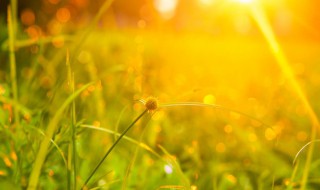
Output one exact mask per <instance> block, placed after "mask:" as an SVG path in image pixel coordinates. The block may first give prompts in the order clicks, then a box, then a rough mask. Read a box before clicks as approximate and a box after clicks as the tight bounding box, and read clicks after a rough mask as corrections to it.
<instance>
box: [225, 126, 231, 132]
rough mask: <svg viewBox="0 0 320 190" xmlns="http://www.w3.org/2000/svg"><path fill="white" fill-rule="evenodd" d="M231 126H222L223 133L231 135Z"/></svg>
mask: <svg viewBox="0 0 320 190" xmlns="http://www.w3.org/2000/svg"><path fill="white" fill-rule="evenodd" d="M232 130H233V129H232V126H231V125H226V126H224V132H226V133H232Z"/></svg>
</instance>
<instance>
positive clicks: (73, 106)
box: [71, 73, 77, 190]
mask: <svg viewBox="0 0 320 190" xmlns="http://www.w3.org/2000/svg"><path fill="white" fill-rule="evenodd" d="M71 88H72V93H73V94H74V73H73V75H72V83H71ZM71 116H72V158H73V188H74V190H76V189H77V159H76V155H77V147H76V129H75V128H76V122H77V118H76V104H75V101H74V100H73V101H72V114H71Z"/></svg>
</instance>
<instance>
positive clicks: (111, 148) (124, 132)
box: [81, 109, 148, 189]
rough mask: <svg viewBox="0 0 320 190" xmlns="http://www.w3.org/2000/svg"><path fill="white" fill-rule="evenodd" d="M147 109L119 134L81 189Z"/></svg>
mask: <svg viewBox="0 0 320 190" xmlns="http://www.w3.org/2000/svg"><path fill="white" fill-rule="evenodd" d="M147 111H148V110H147V109H146V110H144V111H143V112H142V113H141V114H140V115H139V116H138V117H137V118H136V119H135V120H134V121H133V122H132V123H131V124H130V125H129V126H128V127H127V129H125V130H124V131H123V132H122V134H121V135H120V136H119V138H118V139H117V140H116V141H115V142H114V143H113V144H112V146H111V147H110V148H109V150H108V151H107V153H106V154H105V155H104V157H103V158H102V159H101V161H100V162H99V163H98V165H97V166H96V167H95V168H94V170H93V171H92V172H91V174H90V175H89V177H88V178H87V180H86V181H85V182H84V184H83V186H82V188H81V189H85V188H87V184H88V182H89V181H90V179H91V178H92V176H93V175H94V174H95V173H96V171H97V170H98V169H99V167H100V166H101V164H102V163H103V162H104V160H105V159H106V158H107V157H108V155H109V154H110V153H111V151H112V150H113V148H114V147H115V146H116V145H117V144H118V143H119V141H120V140H121V139H122V137H123V136H124V135H125V134H126V133H127V132H128V131H129V130H130V129H131V128H132V127H133V126H134V125H135V124H136V123H137V122H138V121H139V120H140V119H141V118H142V116H143V115H144V114H146V113H147Z"/></svg>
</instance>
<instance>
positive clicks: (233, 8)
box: [0, 0, 320, 190]
mask: <svg viewBox="0 0 320 190" xmlns="http://www.w3.org/2000/svg"><path fill="white" fill-rule="evenodd" d="M106 2H108V1H107V0H95V1H89V0H33V1H18V2H17V10H16V28H15V30H16V33H15V39H16V42H15V52H16V60H17V61H16V62H17V83H18V97H19V102H20V104H22V105H23V106H25V107H27V108H29V109H30V110H31V112H30V115H28V116H23V119H22V120H23V122H24V124H25V125H27V126H32V127H38V128H40V129H41V130H45V129H46V124H47V123H48V122H49V121H50V118H52V115H54V113H55V111H56V110H57V109H58V108H59V106H60V105H61V104H62V102H63V100H64V99H65V98H66V97H67V95H68V93H69V92H70V90H68V88H67V79H66V78H67V75H68V71H67V68H66V61H65V60H66V57H67V56H66V55H67V52H70V60H71V70H72V72H73V73H74V75H75V86H76V89H79V88H80V87H81V86H83V85H84V84H85V83H87V82H91V81H95V83H94V85H92V86H91V87H90V88H88V89H87V90H85V91H84V92H83V93H81V96H80V98H79V100H77V112H76V113H77V118H78V120H79V121H80V120H81V121H82V122H83V123H85V124H90V125H93V126H96V127H101V128H106V129H112V130H115V131H117V130H118V131H123V130H124V129H125V126H127V125H128V123H130V121H131V120H133V118H134V116H135V115H137V112H139V111H142V110H143V109H144V108H143V105H141V104H140V103H137V102H136V101H134V100H139V99H145V98H147V97H149V96H155V97H157V98H158V100H159V102H160V104H162V103H172V102H200V103H207V104H218V105H221V106H223V107H225V108H227V109H212V108H208V107H178V106H175V107H170V108H162V109H159V110H158V111H157V112H156V113H155V115H154V117H153V118H152V119H151V120H150V121H149V123H148V126H147V128H145V129H144V127H145V126H146V125H147V124H146V123H147V121H143V122H141V123H139V124H138V126H137V128H134V129H133V130H132V131H131V132H129V134H128V135H129V136H131V137H132V138H134V139H139V138H141V141H142V142H144V143H146V144H147V145H149V146H150V147H152V148H153V149H154V150H155V151H156V152H158V153H159V154H161V155H162V154H163V155H164V156H163V157H166V156H165V155H166V154H165V153H164V152H163V151H161V150H162V149H161V148H159V145H161V146H162V147H164V148H165V149H166V150H168V152H169V153H170V154H172V155H173V156H174V158H175V159H176V161H177V162H178V163H179V166H180V167H181V171H182V173H183V174H181V173H179V172H177V173H174V172H173V174H172V171H171V169H172V168H173V170H174V171H178V169H177V168H175V167H173V165H174V164H173V165H168V164H163V162H161V161H159V159H158V158H155V157H154V156H152V155H150V153H147V152H146V151H140V153H135V149H134V147H135V146H133V145H132V144H130V143H128V142H127V141H123V143H122V144H119V149H117V150H116V151H115V153H114V155H113V156H112V157H110V159H109V161H107V162H108V164H105V166H104V167H103V168H104V170H103V171H100V173H99V174H100V176H101V175H102V174H104V173H106V171H112V175H110V176H107V177H104V178H102V179H101V180H102V181H101V180H100V181H99V183H98V182H97V183H96V184H106V183H107V184H109V182H110V189H120V187H123V184H124V183H123V182H122V181H121V180H122V179H123V178H129V179H131V180H128V181H130V182H128V184H129V185H128V188H129V189H130V188H131V189H159V188H162V189H166V188H167V189H170V188H173V189H174V188H175V185H176V186H177V187H179V188H181V189H182V188H183V187H185V186H189V187H188V188H191V187H192V188H193V190H194V189H271V187H273V188H274V189H286V188H287V189H290V188H291V189H298V188H299V187H300V180H301V177H302V175H303V168H304V165H303V164H304V162H305V159H306V153H305V152H304V151H303V152H302V154H301V155H300V156H299V159H301V163H302V164H300V165H296V166H293V165H292V161H293V159H294V157H295V155H296V154H297V152H298V151H299V150H300V149H301V148H302V147H303V145H305V144H306V143H308V142H309V141H310V140H311V133H310V131H311V122H310V120H309V116H308V112H307V110H306V109H305V107H304V105H303V104H302V103H301V100H300V99H299V98H298V97H297V96H296V95H295V93H296V92H295V90H294V89H293V88H292V86H291V84H290V83H289V81H288V80H287V78H286V76H285V75H284V74H283V72H282V71H281V68H280V67H279V65H278V62H277V57H276V56H277V55H276V54H275V52H274V51H272V49H270V45H269V44H270V42H269V41H268V40H267V39H266V38H265V37H264V34H263V32H262V31H261V28H260V26H261V25H259V23H257V21H256V18H254V15H252V12H251V6H254V4H255V3H259V5H260V6H261V7H262V9H261V10H263V12H264V13H263V14H265V17H266V19H267V22H266V23H264V24H266V25H267V26H268V27H270V28H271V29H272V32H273V34H274V36H275V39H276V42H277V44H278V45H279V47H280V48H281V50H282V52H283V55H284V56H285V58H286V59H287V61H288V64H289V65H290V67H291V68H292V71H293V76H294V77H295V80H296V82H297V83H298V84H299V85H300V86H301V88H302V90H303V92H304V93H305V94H306V97H307V100H308V101H309V102H310V105H311V107H312V108H313V109H314V110H315V113H316V114H317V115H319V113H320V102H319V94H320V32H319V31H320V12H319V10H318V8H319V6H320V2H319V1H316V0H309V1H295V0H252V1H250V0H135V1H126V0H114V1H113V2H111V1H110V3H111V5H110V7H109V8H108V9H107V10H106V11H105V12H103V14H102V15H101V17H100V18H99V19H98V20H97V22H96V23H95V18H97V15H98V14H99V13H98V12H99V10H100V9H101V7H103V6H104V4H105V3H106ZM9 4H10V3H9V1H7V0H6V1H0V9H1V10H0V11H1V12H0V27H1V31H0V45H1V53H0V61H1V63H2V64H1V66H0V69H1V70H0V80H1V86H0V87H1V88H0V94H1V95H3V96H6V97H10V96H11V94H12V93H11V87H10V85H11V82H12V81H11V79H10V77H9V72H10V67H9V61H8V60H9V57H8V40H7V39H8V32H7V7H8V5H9ZM86 32H88V33H86ZM83 36H85V37H83ZM97 81H98V82H97ZM8 106H9V107H8ZM2 107H3V108H4V109H3V111H1V114H0V115H1V118H2V125H3V126H10V125H13V122H12V117H13V116H12V110H11V109H12V108H11V107H10V104H2ZM230 110H236V111H239V112H241V113H244V114H241V113H238V112H237V113H235V112H233V111H230ZM257 120H258V121H257ZM62 126H68V117H67V116H66V118H64V119H62ZM4 128H5V127H4ZM143 131H144V132H143ZM61 133H62V132H61ZM66 133H67V132H66ZM141 134H144V135H141ZM38 137H39V134H38V135H35V134H33V135H30V134H28V135H27V137H26V138H27V139H37V138H38ZM113 138H114V137H113V136H112V135H109V136H107V137H106V134H105V133H99V132H92V131H91V132H90V133H89V132H85V133H80V134H79V136H78V146H79V147H78V150H79V155H78V156H79V163H78V165H79V166H78V167H79V175H78V180H79V183H80V184H81V182H83V180H84V179H85V176H88V173H89V172H90V170H91V169H92V168H93V167H94V165H95V163H97V162H98V160H99V158H101V157H102V156H103V154H104V151H101V150H106V146H109V145H110V143H111V142H113ZM1 141H2V142H4V144H6V148H2V149H1V151H2V155H3V156H2V157H3V158H6V157H5V155H7V154H10V152H12V151H13V152H17V150H19V147H20V146H22V145H21V143H20V144H19V143H18V142H19V140H17V139H14V138H13V137H12V136H10V135H7V136H4V137H3V138H2V139H1ZM36 142H38V143H40V141H39V140H37V141H36ZM88 142H90V143H88ZM29 143H30V142H29ZM57 143H58V145H59V146H61V147H62V149H63V150H67V148H66V147H65V144H64V141H61V142H60V141H58V142H57ZM22 144H23V143H22ZM27 144H28V143H27ZM25 146H26V147H29V145H28V146H27V145H25ZM37 146H38V145H35V144H33V145H30V147H33V148H32V149H34V150H37ZM315 146H316V148H319V145H318V144H316V145H315ZM26 147H24V148H25V149H26V150H25V151H26V152H28V151H27V148H26ZM30 147H29V148H30ZM28 150H29V149H28ZM135 154H137V155H138V156H137V158H138V159H137V161H136V162H135V164H134V166H133V169H132V175H131V178H130V177H128V176H127V175H126V168H127V167H129V166H128V165H130V163H131V160H130V158H132V155H135ZM26 155H27V156H26V158H28V160H29V161H26V164H25V167H24V168H25V170H23V171H24V172H22V173H21V174H20V178H21V179H20V180H18V181H20V183H21V186H22V187H23V188H25V187H26V184H27V181H28V176H29V174H30V170H31V166H30V165H32V164H31V163H32V160H34V155H33V154H31V153H29V152H28V153H26ZM0 156H1V155H0ZM50 156H51V158H52V159H50ZM59 157H60V156H59V153H58V152H54V151H52V152H51V153H50V155H49V158H48V161H47V164H46V165H45V166H44V168H45V169H44V171H43V176H42V177H43V179H42V182H41V187H42V188H44V189H50V188H51V189H64V188H65V186H66V183H61V184H59V179H61V178H62V177H63V176H65V173H64V169H63V168H64V167H63V163H62V161H61V160H60V161H56V159H53V158H59ZM10 159H11V160H12V162H15V160H14V158H10ZM313 161H314V162H312V167H311V169H310V176H311V177H310V183H309V184H308V187H309V188H310V189H317V188H319V187H320V183H319V179H320V178H319V177H320V173H319V171H318V170H317V168H319V153H318V152H316V153H315V155H314V157H313ZM52 163H55V164H57V163H58V164H57V165H56V166H54V167H53V166H52ZM1 164H2V165H0V177H2V178H4V179H9V178H10V176H13V173H14V168H13V167H10V166H8V164H6V162H3V163H1ZM59 166H60V167H59ZM52 172H53V173H52ZM61 176H62V177H61ZM98 176H99V175H98ZM124 176H125V177H124ZM149 176H151V177H150V178H149ZM181 176H184V177H186V179H187V181H188V183H187V182H185V180H184V178H183V177H181ZM113 180H119V181H120V182H113ZM111 181H112V182H111ZM48 184H51V186H50V185H48ZM186 184H188V185H186Z"/></svg>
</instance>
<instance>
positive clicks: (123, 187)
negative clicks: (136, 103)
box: [121, 112, 156, 190]
mask: <svg viewBox="0 0 320 190" xmlns="http://www.w3.org/2000/svg"><path fill="white" fill-rule="evenodd" d="M155 113H156V112H153V113H152V114H150V115H149V116H150V117H148V118H147V120H146V122H145V124H143V125H142V126H145V127H144V129H143V131H142V133H141V135H140V139H139V143H141V142H142V138H143V136H144V134H145V132H146V129H147V125H148V123H149V122H150V120H151V118H152V116H153V115H154V114H155ZM139 148H140V147H139V146H138V147H136V149H135V151H134V153H133V157H132V159H131V160H130V163H129V166H128V167H127V170H126V174H125V176H124V177H123V182H122V186H121V189H122V190H126V189H127V183H128V181H129V177H130V173H131V171H132V168H133V166H134V164H135V162H136V159H137V155H138V152H139V150H140V149H139Z"/></svg>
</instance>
